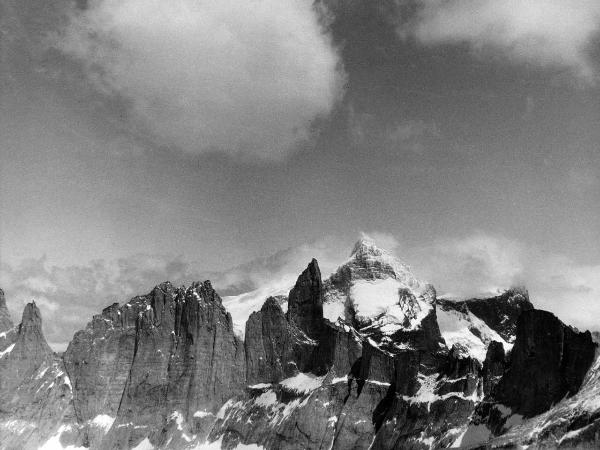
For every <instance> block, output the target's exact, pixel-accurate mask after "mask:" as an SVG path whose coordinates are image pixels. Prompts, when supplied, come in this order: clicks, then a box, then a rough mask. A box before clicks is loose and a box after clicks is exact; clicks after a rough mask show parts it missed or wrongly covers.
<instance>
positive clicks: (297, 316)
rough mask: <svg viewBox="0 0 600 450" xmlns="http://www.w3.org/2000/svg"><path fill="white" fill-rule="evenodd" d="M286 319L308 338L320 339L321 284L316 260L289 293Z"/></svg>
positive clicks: (321, 319)
mask: <svg viewBox="0 0 600 450" xmlns="http://www.w3.org/2000/svg"><path fill="white" fill-rule="evenodd" d="M287 317H288V319H289V320H290V322H294V323H295V324H296V325H297V326H298V328H300V329H301V330H302V331H303V332H305V333H306V334H307V336H309V337H310V338H313V339H318V338H319V337H320V334H321V332H322V329H323V283H322V282H321V271H320V270H319V264H318V263H317V260H316V259H313V260H312V261H311V262H310V264H309V265H308V267H307V268H306V269H305V270H304V272H302V274H301V275H300V276H299V277H298V280H297V281H296V285H295V286H294V287H293V288H292V290H291V291H290V294H289V296H288V312H287Z"/></svg>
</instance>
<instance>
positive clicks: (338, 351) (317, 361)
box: [311, 320, 363, 376]
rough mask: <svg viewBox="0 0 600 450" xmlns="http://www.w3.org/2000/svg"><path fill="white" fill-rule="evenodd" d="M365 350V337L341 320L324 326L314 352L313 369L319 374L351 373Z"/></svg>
mask: <svg viewBox="0 0 600 450" xmlns="http://www.w3.org/2000/svg"><path fill="white" fill-rule="evenodd" d="M362 350H363V337H362V336H361V335H360V334H359V333H358V332H357V331H356V330H355V329H354V328H352V327H351V326H349V325H347V324H346V323H344V322H342V321H341V320H340V321H338V322H337V323H335V324H333V323H331V322H329V321H326V322H325V325H324V326H323V330H322V334H321V339H320V340H319V342H318V348H317V350H316V352H315V353H314V354H313V360H312V363H311V366H312V370H313V371H314V372H315V373H317V374H325V373H328V372H330V373H332V374H333V375H334V376H344V375H348V374H350V372H351V371H352V367H353V366H354V365H355V364H357V361H358V360H359V359H360V357H361V355H362Z"/></svg>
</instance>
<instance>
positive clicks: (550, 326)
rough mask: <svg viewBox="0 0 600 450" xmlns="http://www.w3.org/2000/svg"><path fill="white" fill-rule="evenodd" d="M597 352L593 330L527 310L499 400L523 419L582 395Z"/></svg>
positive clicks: (498, 389)
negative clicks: (575, 326)
mask: <svg viewBox="0 0 600 450" xmlns="http://www.w3.org/2000/svg"><path fill="white" fill-rule="evenodd" d="M595 351H596V344H594V342H592V336H591V334H590V332H589V331H587V332H585V333H579V332H577V331H575V330H573V329H571V328H570V327H567V326H566V325H564V324H563V323H562V322H561V321H560V320H558V318H557V317H556V316H554V315H553V314H551V313H549V312H546V311H538V310H528V311H525V312H524V313H523V314H521V316H520V317H519V320H518V323H517V338H516V340H515V346H514V347H513V350H512V352H511V357H510V365H509V367H508V370H507V371H506V372H505V373H504V375H503V377H502V379H501V380H500V383H499V384H498V386H497V388H496V390H495V399H496V400H497V401H498V402H500V403H502V404H505V405H507V406H509V407H511V408H512V410H513V411H514V412H516V413H519V414H522V415H523V416H525V417H532V416H535V415H537V414H540V413H542V412H544V411H547V410H548V409H549V408H550V406H552V405H553V404H554V403H557V402H558V401H560V400H562V399H563V398H564V397H565V396H571V395H573V394H575V393H576V392H577V391H579V388H580V387H581V383H582V382H583V379H584V378H585V375H586V374H587V372H588V370H589V368H590V366H591V365H592V362H593V361H594V356H595Z"/></svg>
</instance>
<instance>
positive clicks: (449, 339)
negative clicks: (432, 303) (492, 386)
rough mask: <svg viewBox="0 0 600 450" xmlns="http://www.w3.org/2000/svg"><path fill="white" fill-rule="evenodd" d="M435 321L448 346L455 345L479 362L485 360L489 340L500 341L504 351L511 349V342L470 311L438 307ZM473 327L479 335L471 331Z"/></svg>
mask: <svg viewBox="0 0 600 450" xmlns="http://www.w3.org/2000/svg"><path fill="white" fill-rule="evenodd" d="M437 321H438V325H439V327H440V332H441V334H442V337H443V338H444V340H445V341H446V346H447V347H448V348H452V347H453V346H454V345H457V346H458V347H459V348H461V349H463V350H465V351H466V352H467V353H468V355H469V356H471V357H472V358H475V359H477V360H478V361H480V362H481V363H483V361H484V360H485V355H486V353H487V348H488V345H489V344H490V342H491V341H497V342H500V343H501V344H502V346H503V347H504V351H505V352H509V351H510V350H511V349H512V346H513V344H511V343H508V342H506V341H505V340H504V339H503V338H502V337H501V336H500V335H499V334H498V333H497V332H496V331H494V330H492V329H491V328H490V327H489V326H488V325H487V324H486V323H485V322H484V321H483V320H481V319H480V318H478V317H477V316H475V315H474V314H473V313H472V312H471V311H468V312H467V313H462V312H459V311H456V310H454V309H444V308H443V307H439V308H437ZM473 329H476V330H477V332H478V334H479V336H477V335H476V334H475V333H473V331H472V330H473Z"/></svg>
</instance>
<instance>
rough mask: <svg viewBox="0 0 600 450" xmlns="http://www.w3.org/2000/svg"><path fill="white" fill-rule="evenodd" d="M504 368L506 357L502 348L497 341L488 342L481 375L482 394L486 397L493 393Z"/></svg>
mask: <svg viewBox="0 0 600 450" xmlns="http://www.w3.org/2000/svg"><path fill="white" fill-rule="evenodd" d="M505 368H506V355H505V354H504V346H503V345H502V344H501V343H500V342H498V341H492V342H490V345H489V346H488V349H487V353H486V355H485V361H484V362H483V369H482V373H481V375H482V377H483V393H484V394H485V395H486V396H489V395H490V394H491V393H492V392H493V390H494V388H495V387H496V385H497V384H498V382H499V381H500V378H501V377H502V375H503V374H504V370H505Z"/></svg>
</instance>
